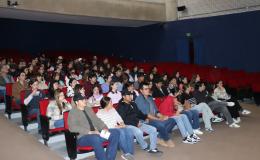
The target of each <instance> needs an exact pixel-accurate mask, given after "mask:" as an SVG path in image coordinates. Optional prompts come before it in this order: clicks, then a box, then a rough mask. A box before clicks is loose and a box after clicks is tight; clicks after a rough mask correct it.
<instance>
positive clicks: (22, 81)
mask: <svg viewBox="0 0 260 160" xmlns="http://www.w3.org/2000/svg"><path fill="white" fill-rule="evenodd" d="M26 89H28V83H27V82H26V75H25V73H24V72H21V73H20V75H19V76H18V77H17V82H15V83H14V84H13V87H12V93H13V97H14V100H15V102H16V104H17V105H20V104H21V99H20V92H21V91H22V90H26Z"/></svg>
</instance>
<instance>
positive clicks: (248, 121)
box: [0, 104, 260, 160]
mask: <svg viewBox="0 0 260 160" xmlns="http://www.w3.org/2000/svg"><path fill="white" fill-rule="evenodd" d="M242 105H243V107H245V108H247V109H249V110H251V111H252V114H251V115H249V116H244V117H242V122H241V128H239V129H231V128H229V127H228V126H227V125H226V124H225V123H224V122H222V123H217V124H214V125H213V127H214V129H215V132H213V133H206V132H205V134H204V135H202V136H201V138H202V141H201V142H200V143H198V144H194V145H189V144H183V143H182V142H181V136H180V134H179V132H178V131H174V132H173V135H172V137H173V140H174V142H175V144H176V147H175V148H164V147H160V146H159V149H160V150H162V151H163V152H164V153H163V155H161V156H156V155H154V154H149V153H145V152H144V151H142V150H140V148H139V146H138V145H135V146H136V150H135V151H136V153H135V157H136V159H137V160H158V159H161V160H202V159H203V160H204V159H209V160H219V159H221V160H259V159H260V138H259V133H260V125H259V123H260V108H258V107H256V106H255V105H251V104H242ZM0 126H1V129H0V144H1V145H0V157H1V158H0V159H1V160H9V159H10V160H15V159H18V158H19V159H24V160H29V159H38V160H40V159H46V160H47V159H50V160H56V159H57V160H58V159H62V158H60V156H63V157H65V156H66V155H62V154H64V152H65V150H66V149H65V148H64V145H63V146H62V149H63V150H64V151H63V152H60V151H58V150H56V149H55V147H51V150H52V151H50V150H49V149H48V148H47V147H45V146H44V145H42V144H41V143H39V142H38V141H37V138H36V137H35V136H34V135H32V134H28V133H25V132H24V131H23V130H21V129H19V128H18V127H17V125H16V124H14V123H11V121H9V120H7V119H6V118H4V117H3V116H2V115H1V116H0ZM202 127H203V124H202ZM55 152H56V153H55ZM61 153H62V154H61ZM58 154H59V155H60V156H58ZM120 154H121V153H118V156H117V157H118V158H117V160H121V158H120ZM28 155H29V156H28ZM36 157H37V158H36ZM87 159H89V160H90V159H91V160H93V159H95V158H93V157H90V158H87Z"/></svg>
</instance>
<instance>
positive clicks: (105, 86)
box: [101, 74, 113, 93]
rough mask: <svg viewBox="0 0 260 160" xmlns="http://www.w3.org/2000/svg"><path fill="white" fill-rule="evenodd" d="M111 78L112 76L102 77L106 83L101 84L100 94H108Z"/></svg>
mask: <svg viewBox="0 0 260 160" xmlns="http://www.w3.org/2000/svg"><path fill="white" fill-rule="evenodd" d="M112 76H113V74H110V75H105V76H104V79H105V81H106V82H105V83H103V84H101V88H102V93H108V92H109V86H110V83H111V81H112Z"/></svg>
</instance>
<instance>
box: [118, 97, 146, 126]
mask: <svg viewBox="0 0 260 160" xmlns="http://www.w3.org/2000/svg"><path fill="white" fill-rule="evenodd" d="M117 112H118V113H119V115H120V116H121V117H122V119H123V121H124V123H125V124H126V125H132V126H136V127H137V125H138V123H139V121H140V120H145V119H146V118H147V115H146V114H143V112H141V111H140V110H139V109H138V108H137V105H136V104H135V102H131V103H130V104H128V103H125V102H124V101H121V102H119V104H118V108H117Z"/></svg>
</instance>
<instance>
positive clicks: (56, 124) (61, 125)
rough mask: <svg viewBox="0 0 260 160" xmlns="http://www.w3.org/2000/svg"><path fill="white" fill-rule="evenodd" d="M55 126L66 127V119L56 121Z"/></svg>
mask: <svg viewBox="0 0 260 160" xmlns="http://www.w3.org/2000/svg"><path fill="white" fill-rule="evenodd" d="M54 127H55V128H61V127H64V120H63V119H59V120H56V121H55V122H54Z"/></svg>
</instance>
